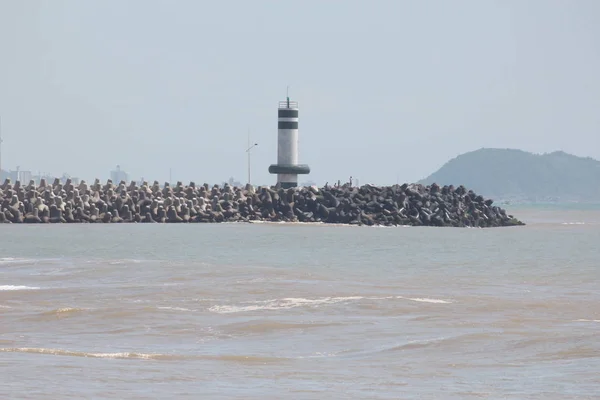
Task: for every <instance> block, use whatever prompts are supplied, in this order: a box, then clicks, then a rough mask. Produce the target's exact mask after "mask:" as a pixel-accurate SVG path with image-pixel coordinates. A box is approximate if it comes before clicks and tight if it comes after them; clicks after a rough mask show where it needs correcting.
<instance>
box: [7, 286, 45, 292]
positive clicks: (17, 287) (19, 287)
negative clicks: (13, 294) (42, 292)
mask: <svg viewBox="0 0 600 400" xmlns="http://www.w3.org/2000/svg"><path fill="white" fill-rule="evenodd" d="M38 289H39V287H35V286H15V285H0V291H2V290H38Z"/></svg>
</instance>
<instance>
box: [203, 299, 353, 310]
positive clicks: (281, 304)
mask: <svg viewBox="0 0 600 400" xmlns="http://www.w3.org/2000/svg"><path fill="white" fill-rule="evenodd" d="M360 299H364V297H363V296H349V297H322V298H317V299H305V298H293V297H289V298H284V299H273V300H263V301H256V302H247V303H251V304H250V305H247V306H242V305H239V306H235V305H222V306H218V305H217V306H212V307H210V308H209V309H208V310H209V311H211V312H216V313H219V314H229V313H238V312H247V311H259V310H282V309H290V308H296V307H303V306H320V305H323V304H335V303H341V302H348V301H352V300H360Z"/></svg>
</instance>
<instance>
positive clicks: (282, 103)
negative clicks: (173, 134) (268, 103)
mask: <svg viewBox="0 0 600 400" xmlns="http://www.w3.org/2000/svg"><path fill="white" fill-rule="evenodd" d="M279 108H298V102H297V101H289V102H288V101H280V102H279Z"/></svg>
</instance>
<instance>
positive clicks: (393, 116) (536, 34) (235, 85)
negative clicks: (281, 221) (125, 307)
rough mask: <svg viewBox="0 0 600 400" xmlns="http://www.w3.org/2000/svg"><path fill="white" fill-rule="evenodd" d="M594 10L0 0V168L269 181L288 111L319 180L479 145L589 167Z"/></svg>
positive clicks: (598, 49)
mask: <svg viewBox="0 0 600 400" xmlns="http://www.w3.org/2000/svg"><path fill="white" fill-rule="evenodd" d="M598 18H600V2H597V1H594V0H580V1H577V2H565V1H560V0H544V1H542V0H532V1H527V2H522V1H517V0H506V1H491V0H489V1H479V0H461V1H455V2H446V1H442V0H425V1H420V2H412V1H401V0H393V1H384V0H374V1H372V2H365V1H358V0H345V1H330V2H322V1H316V0H306V1H302V2H295V3H291V2H276V1H274V0H270V1H266V0H264V1H263V0H257V1H254V2H247V1H241V0H240V1H233V2H228V3H219V2H206V1H192V0H180V1H177V2H164V1H158V0H157V1H153V0H149V1H141V0H132V1H128V2H117V1H91V0H90V1H85V2H81V1H76V0H61V1H52V2H44V1H39V0H32V1H27V2H23V1H0V116H1V118H2V136H3V144H2V157H1V159H2V169H4V170H9V169H14V168H15V167H16V166H17V165H20V166H21V168H22V169H27V170H31V171H32V172H37V171H38V170H39V171H45V172H48V173H52V174H54V175H59V176H60V175H61V174H62V173H63V172H69V173H71V174H73V175H75V176H79V177H80V178H82V179H86V180H91V179H93V178H95V177H98V178H101V179H103V180H104V179H107V178H108V177H109V173H110V171H111V170H112V169H114V168H115V166H116V165H121V167H122V168H123V169H124V170H125V171H127V172H128V174H129V176H130V177H131V178H132V179H139V178H140V177H144V178H145V179H147V180H151V181H153V180H158V181H159V182H161V183H162V182H164V181H167V180H168V179H169V169H170V168H171V169H172V176H173V180H182V181H184V182H189V181H190V180H194V181H196V182H199V181H202V182H209V183H221V182H223V181H227V180H228V179H229V178H230V177H234V178H235V179H236V180H239V181H245V180H246V178H245V177H246V153H245V149H246V144H247V131H248V129H250V132H251V140H252V142H258V143H259V146H258V147H257V148H256V149H254V150H253V154H252V180H253V181H254V183H261V184H274V182H275V177H274V176H271V175H270V174H269V173H268V170H267V169H268V166H269V164H272V163H273V162H275V161H276V157H277V148H276V145H277V124H276V121H277V103H278V102H279V101H280V100H283V99H284V98H285V95H286V87H287V86H288V85H289V86H290V96H291V98H292V99H293V100H295V101H298V102H299V108H300V126H299V136H300V146H299V149H300V162H302V163H306V164H308V165H310V166H311V174H310V175H308V176H307V177H306V180H311V181H314V182H317V183H319V184H323V183H325V182H326V181H329V182H334V181H335V180H337V179H340V180H345V179H348V178H349V177H350V176H353V177H355V178H358V179H359V180H360V182H361V183H374V184H390V183H395V182H396V181H397V180H399V181H403V182H414V181H418V180H419V179H422V178H424V177H426V176H428V175H429V174H431V173H432V172H434V171H436V170H437V169H438V168H440V167H441V166H442V165H443V164H444V163H445V162H447V161H448V160H449V159H451V158H453V157H456V156H457V155H459V154H461V153H466V152H469V151H473V150H477V149H479V148H482V147H488V148H489V147H496V148H515V149H522V150H525V151H530V152H534V153H544V152H552V151H556V150H563V151H565V152H568V153H570V154H574V155H577V156H582V157H593V158H595V159H600V114H599V113H598V110H599V109H600V96H598V93H600V76H599V75H598V73H597V71H599V70H600V28H599V27H598V26H597V25H598V24H597V20H598Z"/></svg>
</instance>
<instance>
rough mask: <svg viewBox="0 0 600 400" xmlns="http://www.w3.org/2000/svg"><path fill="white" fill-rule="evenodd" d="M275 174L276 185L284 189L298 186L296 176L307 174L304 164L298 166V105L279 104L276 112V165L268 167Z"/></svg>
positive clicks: (307, 169) (292, 102) (308, 169)
mask: <svg viewBox="0 0 600 400" xmlns="http://www.w3.org/2000/svg"><path fill="white" fill-rule="evenodd" d="M269 173H271V174H277V183H278V184H279V185H280V186H281V187H282V188H284V189H287V188H291V187H296V186H298V175H303V174H309V173H310V168H309V166H308V165H306V164H298V103H297V102H295V101H290V98H289V96H288V97H287V98H286V100H285V101H280V102H279V108H278V110H277V164H271V165H270V166H269Z"/></svg>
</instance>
